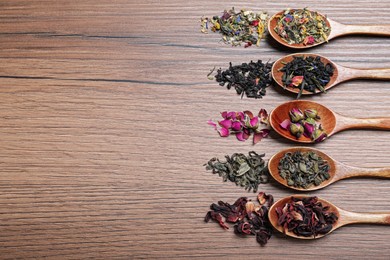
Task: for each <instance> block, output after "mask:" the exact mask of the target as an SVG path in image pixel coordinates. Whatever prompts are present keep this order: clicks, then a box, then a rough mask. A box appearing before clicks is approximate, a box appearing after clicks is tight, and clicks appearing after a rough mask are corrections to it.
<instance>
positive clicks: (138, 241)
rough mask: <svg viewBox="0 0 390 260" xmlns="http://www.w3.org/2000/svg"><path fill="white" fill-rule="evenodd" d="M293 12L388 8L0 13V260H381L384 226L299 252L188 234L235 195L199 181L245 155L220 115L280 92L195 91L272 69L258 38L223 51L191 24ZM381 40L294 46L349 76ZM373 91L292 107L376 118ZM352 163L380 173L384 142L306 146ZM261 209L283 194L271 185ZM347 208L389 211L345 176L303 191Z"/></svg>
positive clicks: (270, 147) (384, 92)
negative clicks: (227, 14) (224, 78)
mask: <svg viewBox="0 0 390 260" xmlns="http://www.w3.org/2000/svg"><path fill="white" fill-rule="evenodd" d="M232 6H234V7H236V9H241V8H245V9H248V10H254V11H259V10H267V11H268V12H269V13H270V14H273V13H276V12H278V11H280V10H283V9H284V8H286V7H309V8H310V9H312V10H318V11H319V12H321V13H323V14H327V15H328V17H330V18H332V19H333V20H336V21H338V22H341V23H345V24H390V16H389V13H390V3H389V1H388V0H372V1H362V0H354V1H352V0H340V1H338V0H337V1H336V0H329V1H314V0H310V1H204V0H200V1H184V0H166V1H157V0H144V1H134V0H133V1H125V0H118V1H116V0H115V1H113V0H100V1H92V0H77V1H75V0H66V1H65V0H56V1H47V0H30V1H25V0H3V1H1V2H0V58H1V64H0V78H1V80H0V107H1V109H0V165H1V167H0V234H1V235H0V258H1V259H28V258H36V259H42V258H49V259H87V258H94V259H142V258H146V259H156V258H158V259H164V258H165V259H184V258H198V259H244V258H245V259H294V258H295V259H389V255H390V247H389V241H390V227H388V226H380V225H352V226H346V227H343V228H341V229H338V230H336V231H335V232H333V233H332V234H331V235H329V236H326V237H324V238H321V239H319V240H315V241H300V240H296V239H292V238H287V237H285V236H283V235H282V234H274V236H273V237H272V239H271V240H270V241H269V243H268V244H267V245H266V246H265V247H261V246H259V245H258V244H257V242H256V240H255V238H254V237H246V238H241V237H237V236H236V235H235V234H234V232H233V230H232V229H230V230H228V231H224V230H222V229H221V228H220V227H219V226H218V225H217V224H215V223H208V224H206V223H204V222H203V217H204V215H205V213H206V212H207V211H208V207H209V205H210V204H211V203H213V202H216V201H218V200H223V201H227V202H231V203H232V202H234V201H235V199H236V198H238V197H241V196H248V197H250V198H251V199H255V197H256V194H254V193H248V192H246V191H244V190H243V189H241V188H239V187H236V186H235V185H234V184H232V183H224V182H222V180H221V179H220V178H219V177H218V176H216V175H213V174H211V173H210V172H206V170H205V169H204V167H203V164H204V163H205V162H207V161H208V160H209V159H210V158H212V157H219V158H222V157H223V156H224V155H227V154H232V153H235V152H242V153H246V152H248V151H251V150H255V151H256V152H259V153H266V158H267V159H268V158H270V157H271V156H272V155H273V154H274V153H276V152H277V151H279V150H281V149H284V148H288V147H292V146H294V145H295V144H294V143H292V142H290V141H285V140H283V139H281V138H280V137H279V136H278V135H277V134H276V133H273V134H271V136H270V138H267V139H264V140H262V141H261V142H260V143H258V144H257V145H255V146H253V145H252V144H251V142H250V141H247V142H239V141H237V140H236V139H235V138H220V137H219V136H218V134H217V132H215V131H214V130H213V129H212V128H211V127H210V126H208V125H207V124H206V121H207V120H208V119H214V120H218V119H219V112H221V111H224V110H237V111H239V110H252V111H258V110H259V109H260V108H265V109H267V110H268V111H270V110H272V109H273V108H274V107H276V106H277V105H279V104H281V103H283V102H286V101H289V100H292V99H294V96H292V95H290V94H287V93H284V92H282V91H279V90H278V89H277V88H272V87H270V88H268V89H267V95H266V96H265V97H264V98H263V99H259V100H253V99H248V98H243V99H240V97H239V96H237V95H236V94H235V93H234V91H233V90H230V91H228V90H227V89H225V88H223V87H220V86H219V85H218V84H217V83H216V82H214V81H210V80H208V79H207V77H206V75H207V73H208V72H209V71H210V69H212V68H213V67H214V66H215V67H216V68H220V67H221V68H226V67H227V66H228V64H229V62H232V63H233V64H240V63H242V62H249V61H250V60H257V59H262V60H263V61H268V60H271V61H275V60H277V59H278V58H280V57H282V56H284V55H287V54H290V53H291V51H290V50H287V49H285V48H282V47H280V46H277V45H275V43H274V42H273V41H271V40H265V41H263V42H262V43H261V46H260V47H251V48H246V49H245V48H243V47H235V48H234V47H231V46H228V45H225V44H223V43H221V42H220V35H218V34H215V33H209V34H201V33H200V23H199V22H200V17H202V16H203V15H205V16H209V17H211V16H213V15H219V14H221V12H222V11H223V10H224V9H229V8H231V7H232ZM389 47H390V38H385V37H367V36H348V37H342V38H338V39H334V40H332V41H331V42H330V43H328V44H325V45H322V46H320V47H318V48H315V49H311V50H309V51H310V52H315V53H318V54H321V55H324V56H326V57H328V58H329V59H331V60H332V61H334V62H336V63H338V64H340V65H344V66H349V67H356V68H386V67H387V68H390V56H389V54H390V48H389ZM389 93H390V84H389V82H388V81H387V82H386V81H370V80H354V81H350V82H346V83H343V84H341V85H339V86H337V87H335V88H333V89H332V90H330V91H329V92H328V93H327V94H325V95H319V96H313V97H305V99H308V100H313V101H316V102H319V103H321V104H324V105H326V106H328V107H329V108H331V109H333V110H334V111H336V112H338V113H340V114H344V115H346V116H355V117H380V116H390V97H389ZM315 147H316V148H318V149H320V150H321V151H323V152H325V153H327V154H328V155H330V156H332V157H333V158H334V159H336V160H338V161H340V162H343V163H346V164H350V165H353V166H359V167H390V164H389V158H390V157H389V156H390V134H389V132H385V131H373V130H351V131H346V132H342V133H339V134H337V135H335V136H333V137H332V138H331V139H329V140H327V141H326V142H324V143H321V144H318V145H316V146H315ZM259 189H260V190H262V191H265V192H267V193H271V194H273V195H274V197H275V199H280V198H282V197H284V196H288V195H290V194H293V193H295V192H294V191H292V190H288V189H287V188H284V187H282V186H281V185H278V184H277V183H276V182H271V183H270V184H264V185H261V186H260V187H259ZM310 194H312V195H317V196H320V197H322V198H324V199H326V200H329V201H331V202H333V203H334V204H336V205H337V206H339V207H341V208H342V209H345V210H349V211H356V212H389V211H390V203H389V200H390V181H389V180H385V179H374V178H373V179H371V178H357V179H348V180H344V181H340V182H337V183H335V184H333V185H331V186H329V187H327V188H325V189H323V190H319V191H316V192H311V193H310Z"/></svg>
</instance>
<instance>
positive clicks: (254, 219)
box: [204, 192, 274, 246]
mask: <svg viewBox="0 0 390 260" xmlns="http://www.w3.org/2000/svg"><path fill="white" fill-rule="evenodd" d="M257 199H258V202H259V204H260V205H255V203H253V202H252V201H250V200H248V198H246V197H241V198H239V199H237V200H236V202H234V204H233V205H230V204H229V203H226V202H223V201H218V204H215V203H213V204H211V205H210V209H211V211H209V212H207V214H206V216H205V219H204V220H205V222H209V221H210V219H212V220H214V221H215V222H217V223H219V225H220V226H221V227H222V228H223V229H229V227H228V226H227V225H226V224H225V223H224V221H223V218H222V217H224V218H225V221H226V222H228V223H234V232H235V233H236V234H238V235H254V236H256V240H257V242H258V243H260V245H262V246H263V245H265V244H267V242H268V240H269V239H270V238H271V236H272V225H271V223H270V222H269V220H268V210H269V208H270V207H271V206H272V204H273V202H274V199H273V196H272V195H271V194H268V195H266V194H265V193H264V192H260V193H259V194H258V196H257Z"/></svg>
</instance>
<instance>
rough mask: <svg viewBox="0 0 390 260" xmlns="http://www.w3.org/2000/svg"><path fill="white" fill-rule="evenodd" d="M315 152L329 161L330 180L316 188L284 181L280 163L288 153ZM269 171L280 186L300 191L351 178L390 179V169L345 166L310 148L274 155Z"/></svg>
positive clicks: (289, 149)
mask: <svg viewBox="0 0 390 260" xmlns="http://www.w3.org/2000/svg"><path fill="white" fill-rule="evenodd" d="M298 151H300V152H314V153H316V154H317V155H318V156H320V157H321V158H322V159H323V160H324V161H327V162H328V164H329V175H330V177H329V179H328V180H325V181H323V182H322V183H321V184H320V185H318V186H315V185H314V184H312V185H311V186H309V187H308V188H306V189H305V188H300V187H294V186H289V185H288V184H287V180H285V179H283V178H282V177H281V176H280V174H279V168H278V166H279V162H280V160H281V159H282V157H283V156H284V155H285V154H286V153H294V152H298ZM268 170H269V173H270V175H271V176H272V177H273V178H274V179H275V180H276V181H277V182H279V183H280V184H282V185H284V186H285V187H287V188H290V189H294V190H298V191H314V190H319V189H322V188H325V187H326V186H328V185H330V184H332V183H334V182H336V181H339V180H341V179H346V178H351V177H381V178H390V168H372V169H371V168H359V167H352V166H348V165H345V164H343V163H340V162H337V161H336V160H334V159H333V158H332V157H330V156H329V155H327V154H326V153H323V152H321V151H320V150H318V149H314V148H309V147H292V148H287V149H284V150H282V151H280V152H278V153H276V154H275V155H273V156H272V157H271V158H270V159H269V161H268Z"/></svg>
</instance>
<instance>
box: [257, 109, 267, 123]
mask: <svg viewBox="0 0 390 260" xmlns="http://www.w3.org/2000/svg"><path fill="white" fill-rule="evenodd" d="M259 118H260V122H261V123H262V124H266V125H268V124H269V122H268V113H267V110H265V109H263V108H262V109H260V111H259Z"/></svg>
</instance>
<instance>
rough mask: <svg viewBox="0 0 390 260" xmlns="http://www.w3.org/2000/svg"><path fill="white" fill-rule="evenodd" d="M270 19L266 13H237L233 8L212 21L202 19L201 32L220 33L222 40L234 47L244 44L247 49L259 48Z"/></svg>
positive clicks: (244, 11)
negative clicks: (255, 46)
mask: <svg viewBox="0 0 390 260" xmlns="http://www.w3.org/2000/svg"><path fill="white" fill-rule="evenodd" d="M268 19H269V15H268V14H267V13H266V12H259V13H255V12H252V11H246V10H241V11H239V12H236V11H235V10H234V7H233V8H232V9H230V10H225V11H224V12H223V14H222V15H221V16H213V18H211V19H209V18H207V17H202V18H201V19H200V22H201V25H200V27H201V30H200V31H201V32H202V33H208V31H209V29H210V30H211V31H213V32H219V33H220V34H221V35H222V40H223V41H224V42H225V43H226V44H230V45H232V46H238V45H241V44H244V47H245V48H247V47H250V46H252V45H257V46H259V45H260V40H261V39H262V38H263V37H264V35H265V33H266V31H267V23H268Z"/></svg>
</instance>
